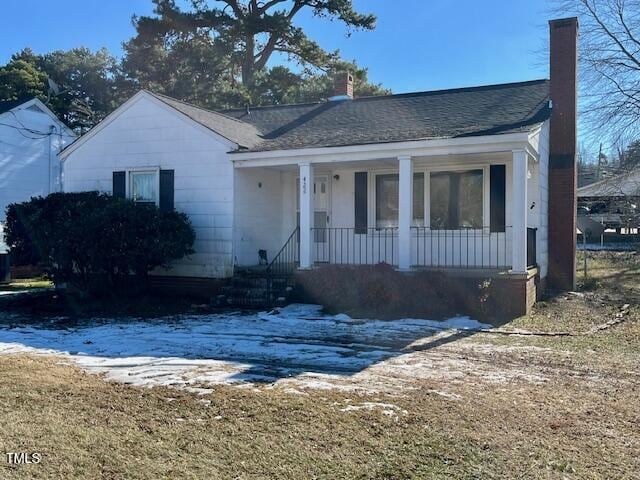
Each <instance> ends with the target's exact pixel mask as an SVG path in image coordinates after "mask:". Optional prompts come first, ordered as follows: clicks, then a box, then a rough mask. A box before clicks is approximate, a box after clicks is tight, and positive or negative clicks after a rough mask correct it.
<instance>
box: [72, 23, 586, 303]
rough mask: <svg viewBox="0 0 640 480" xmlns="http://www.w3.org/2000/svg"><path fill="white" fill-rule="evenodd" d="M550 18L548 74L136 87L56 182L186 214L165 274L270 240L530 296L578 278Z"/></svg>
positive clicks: (570, 148)
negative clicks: (325, 93) (272, 100)
mask: <svg viewBox="0 0 640 480" xmlns="http://www.w3.org/2000/svg"><path fill="white" fill-rule="evenodd" d="M550 28H551V79H550V80H534V81H529V82H521V83H511V84H504V85H490V86H482V87H473V88H459V89H453V90H441V91H433V92H419V93H408V94H399V95H388V96H381V97H370V98H357V99H354V98H352V95H353V93H352V92H353V85H352V79H351V77H350V75H344V76H340V77H339V78H338V82H337V84H336V96H335V97H333V98H332V99H330V100H329V101H327V102H324V103H315V104H305V105H282V106H273V107H260V108H249V109H242V110H230V111H225V112H212V111H207V110H203V109H201V108H198V107H195V106H192V105H189V104H186V103H183V102H180V101H178V100H174V99H171V98H168V97H165V96H162V95H157V94H154V93H151V92H147V91H142V92H139V93H138V94H136V95H135V96H134V97H132V98H131V99H130V100H128V101H127V102H125V103H124V104H123V105H122V106H121V107H120V108H118V109H117V110H116V111H115V112H113V113H112V114H111V115H109V116H108V117H107V118H106V119H105V120H104V121H102V122H101V123H100V124H99V125H97V126H96V127H95V128H94V129H93V130H91V131H90V132H89V133H87V134H86V135H85V136H83V137H82V138H81V139H79V140H78V141H77V142H75V143H74V144H73V145H71V146H69V147H68V148H66V149H65V150H64V151H63V152H62V158H63V162H64V163H63V172H64V173H63V183H64V188H65V191H84V190H99V191H104V192H111V193H113V194H114V195H120V196H128V197H130V198H133V199H135V200H139V201H144V202H148V201H152V202H156V203H157V204H158V205H160V207H161V208H174V207H175V208H176V209H177V210H180V211H183V212H186V213H187V214H189V216H190V218H191V221H192V223H193V225H194V227H195V230H196V243H195V251H196V253H195V254H194V255H192V256H191V257H189V258H185V259H182V260H180V261H178V262H176V263H175V264H174V266H173V268H172V269H171V271H169V272H158V273H159V274H162V275H165V276H170V277H171V281H176V282H177V281H178V280H179V279H180V278H182V279H184V278H185V277H187V278H229V277H231V276H233V275H234V272H235V271H237V270H238V267H246V266H252V265H257V264H258V263H260V256H259V251H260V250H264V251H266V256H267V258H268V261H274V262H275V263H274V264H273V265H272V268H276V267H277V268H280V269H284V270H287V269H289V268H291V266H293V265H295V266H299V268H300V269H301V270H302V271H303V272H305V273H302V275H322V270H323V269H322V268H312V267H314V266H320V265H323V264H336V263H338V264H344V265H348V266H349V268H352V267H354V266H357V265H371V264H377V263H382V262H384V263H388V264H391V265H394V266H395V267H396V268H397V270H399V271H410V270H416V269H418V270H421V269H439V270H443V271H446V272H447V273H448V274H449V275H454V276H462V277H463V276H468V275H470V274H471V273H470V272H473V273H472V274H473V275H478V274H480V275H483V276H486V277H488V278H492V279H493V280H495V283H496V285H500V287H499V288H501V289H502V290H503V291H504V292H506V293H505V299H506V300H505V301H506V302H507V303H510V307H509V310H510V311H511V312H515V313H524V312H525V311H527V309H528V308H529V307H530V306H531V305H532V303H533V301H534V300H535V294H536V287H541V286H542V285H544V284H548V285H549V286H551V287H552V288H557V289H571V288H573V285H574V270H575V268H574V266H575V258H574V257H575V255H574V253H575V212H576V203H575V188H576V167H575V152H576V40H577V38H576V37H577V20H576V19H565V20H555V21H552V22H550ZM551 107H552V108H551ZM263 253H264V252H263ZM363 288H364V287H363ZM538 291H540V289H538ZM408 295H409V293H408Z"/></svg>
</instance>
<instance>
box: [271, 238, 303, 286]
mask: <svg viewBox="0 0 640 480" xmlns="http://www.w3.org/2000/svg"><path fill="white" fill-rule="evenodd" d="M299 232H300V227H296V228H295V229H294V230H293V233H292V234H291V235H289V238H287V241H286V242H285V243H284V245H283V246H282V248H281V249H280V251H279V252H278V253H277V254H276V256H275V257H273V260H271V263H270V264H269V265H268V266H267V269H266V272H267V274H269V275H284V274H290V273H293V271H294V270H295V268H296V265H297V263H298V261H299V258H300V245H299V243H298V236H299V235H298V234H299Z"/></svg>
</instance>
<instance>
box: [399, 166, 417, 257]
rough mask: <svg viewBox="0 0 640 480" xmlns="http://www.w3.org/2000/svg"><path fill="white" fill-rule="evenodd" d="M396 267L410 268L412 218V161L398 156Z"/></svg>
mask: <svg viewBox="0 0 640 480" xmlns="http://www.w3.org/2000/svg"><path fill="white" fill-rule="evenodd" d="M398 164H399V167H400V174H399V176H398V177H399V178H398V190H399V192H398V195H399V199H398V269H399V270H409V269H410V268H411V219H412V218H413V212H412V210H413V161H412V160H411V157H408V156H403V157H398Z"/></svg>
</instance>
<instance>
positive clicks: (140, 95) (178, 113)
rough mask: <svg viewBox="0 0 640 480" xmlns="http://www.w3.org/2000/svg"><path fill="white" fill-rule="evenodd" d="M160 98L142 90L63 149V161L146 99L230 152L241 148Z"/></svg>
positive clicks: (61, 153)
mask: <svg viewBox="0 0 640 480" xmlns="http://www.w3.org/2000/svg"><path fill="white" fill-rule="evenodd" d="M160 97H161V96H159V95H157V94H154V93H151V92H148V91H146V90H140V91H139V92H138V93H136V94H135V95H134V96H133V97H131V98H130V99H129V100H127V101H126V102H124V103H123V104H122V105H120V106H119V107H118V108H116V109H115V110H114V111H113V112H111V113H110V114H109V115H107V116H106V117H105V118H104V119H102V121H100V123H98V124H97V125H96V126H94V127H93V128H92V129H91V130H89V131H88V132H87V133H85V134H84V135H83V136H82V137H80V138H78V139H77V140H76V141H75V142H73V143H72V144H70V145H68V146H67V147H66V148H65V149H63V150H62V152H60V158H62V160H65V159H66V158H67V157H69V155H71V154H72V153H73V152H75V151H76V150H77V149H79V148H80V147H82V146H83V145H84V144H85V143H87V142H88V141H90V140H91V139H92V138H93V137H95V136H96V135H98V134H99V133H100V132H101V131H102V130H103V129H105V128H106V127H108V126H109V125H111V124H112V123H113V122H115V121H116V120H117V119H118V118H119V117H120V116H121V115H122V114H124V113H125V112H126V111H128V110H129V109H130V108H131V107H133V106H134V105H135V104H137V103H138V102H139V101H141V100H144V99H146V100H148V101H151V102H153V103H154V104H156V105H160V106H161V107H162V108H163V109H164V110H166V111H168V112H171V113H172V114H174V115H176V116H178V117H179V118H182V119H184V120H185V121H187V122H189V123H191V124H192V125H194V126H195V127H197V128H200V129H202V130H203V131H205V132H207V133H208V134H209V135H212V136H214V137H215V138H216V139H217V140H218V141H221V142H223V143H224V144H225V145H227V148H229V149H230V150H234V149H236V148H238V147H239V145H238V144H237V143H236V142H234V141H233V140H231V139H228V138H226V137H225V136H224V135H222V134H220V133H218V132H217V131H215V130H214V129H212V128H210V127H209V126H206V125H204V124H203V123H202V122H200V121H198V120H197V119H196V118H192V117H191V116H189V115H187V114H186V113H184V112H182V111H181V110H179V109H177V108H174V107H173V106H172V105H170V104H169V103H168V102H167V101H166V100H165V99H163V98H160ZM166 98H168V97H166ZM176 102H177V101H176ZM193 108H194V109H196V110H201V109H198V108H197V107H193ZM215 115H219V116H221V114H215ZM230 120H231V121H233V122H237V120H233V119H230ZM251 128H253V127H251Z"/></svg>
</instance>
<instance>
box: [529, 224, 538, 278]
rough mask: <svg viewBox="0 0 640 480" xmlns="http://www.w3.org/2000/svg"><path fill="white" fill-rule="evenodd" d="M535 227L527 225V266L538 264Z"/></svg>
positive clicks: (536, 230)
mask: <svg viewBox="0 0 640 480" xmlns="http://www.w3.org/2000/svg"><path fill="white" fill-rule="evenodd" d="M537 232H538V229H537V228H531V227H527V268H532V267H536V266H538V254H537V251H536V244H537V241H536V234H537Z"/></svg>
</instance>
